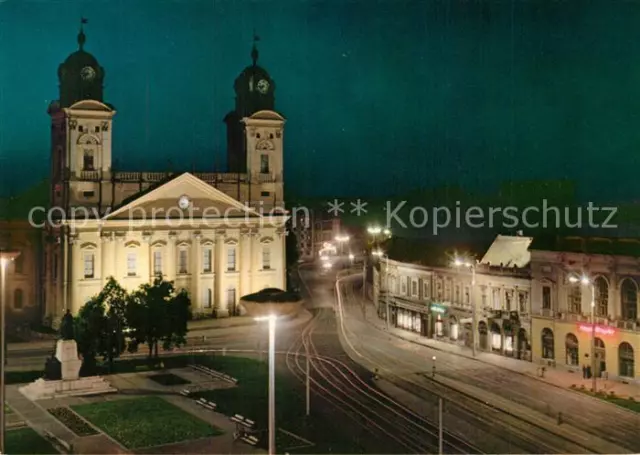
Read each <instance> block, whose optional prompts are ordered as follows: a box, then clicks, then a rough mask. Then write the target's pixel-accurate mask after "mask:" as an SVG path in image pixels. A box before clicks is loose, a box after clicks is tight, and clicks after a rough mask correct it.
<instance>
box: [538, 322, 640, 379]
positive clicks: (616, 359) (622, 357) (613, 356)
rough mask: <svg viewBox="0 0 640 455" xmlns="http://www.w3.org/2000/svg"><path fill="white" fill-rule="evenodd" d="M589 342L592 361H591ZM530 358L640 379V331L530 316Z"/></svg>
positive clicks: (600, 374)
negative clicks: (531, 318) (531, 320)
mask: <svg viewBox="0 0 640 455" xmlns="http://www.w3.org/2000/svg"><path fill="white" fill-rule="evenodd" d="M592 341H593V345H594V349H593V354H594V355H595V362H592V357H591V356H592V349H591V343H592ZM531 344H532V348H533V360H534V362H539V361H551V360H553V361H554V362H555V363H556V365H557V366H562V367H565V368H566V369H568V370H573V371H579V372H583V373H584V372H586V373H587V374H588V375H591V374H593V375H595V376H596V377H598V378H610V379H613V378H620V379H623V380H634V381H638V380H640V365H639V363H640V359H639V358H638V357H639V355H640V354H639V352H640V348H638V346H640V333H639V332H637V331H631V330H621V329H618V328H617V327H613V326H609V325H600V324H597V325H596V326H595V328H594V327H593V326H592V325H591V324H590V323H586V322H569V321H562V322H561V321H557V320H556V321H552V320H550V319H546V318H534V319H533V327H532V335H531Z"/></svg>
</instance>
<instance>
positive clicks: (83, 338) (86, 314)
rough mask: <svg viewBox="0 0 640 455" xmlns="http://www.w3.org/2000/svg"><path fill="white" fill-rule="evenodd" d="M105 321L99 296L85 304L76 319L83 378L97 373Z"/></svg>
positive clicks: (103, 308) (76, 334)
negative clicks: (97, 360)
mask: <svg viewBox="0 0 640 455" xmlns="http://www.w3.org/2000/svg"><path fill="white" fill-rule="evenodd" d="M105 320H106V319H105V307H104V303H103V302H102V301H101V300H99V299H98V297H97V296H95V297H93V298H92V299H91V300H89V301H88V302H87V303H85V304H84V305H83V306H82V308H80V311H79V312H78V316H76V318H75V332H76V333H75V338H76V343H77V345H78V353H79V354H80V355H81V356H82V371H81V374H82V375H83V376H86V375H91V374H94V373H95V370H96V356H97V355H98V353H99V351H100V347H101V340H102V337H103V334H104V331H105Z"/></svg>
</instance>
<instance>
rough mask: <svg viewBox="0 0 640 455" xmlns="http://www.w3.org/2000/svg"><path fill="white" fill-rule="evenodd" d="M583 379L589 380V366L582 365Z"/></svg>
mask: <svg viewBox="0 0 640 455" xmlns="http://www.w3.org/2000/svg"><path fill="white" fill-rule="evenodd" d="M582 379H587V366H586V365H585V364H584V363H583V364H582Z"/></svg>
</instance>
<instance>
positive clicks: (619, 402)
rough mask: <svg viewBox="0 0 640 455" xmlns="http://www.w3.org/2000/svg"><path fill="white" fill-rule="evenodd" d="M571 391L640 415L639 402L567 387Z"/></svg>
mask: <svg viewBox="0 0 640 455" xmlns="http://www.w3.org/2000/svg"><path fill="white" fill-rule="evenodd" d="M569 388H570V389H572V390H576V391H578V392H582V393H584V394H585V395H589V396H591V397H594V398H598V399H600V400H603V401H608V402H609V403H612V404H615V405H616V406H620V407H622V408H626V409H628V410H630V411H634V412H639V413H640V401H635V400H631V399H629V398H621V397H617V396H611V395H605V394H600V393H595V394H594V393H593V392H591V391H589V390H586V389H582V388H576V387H574V386H571V387H569Z"/></svg>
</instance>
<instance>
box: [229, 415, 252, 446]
mask: <svg viewBox="0 0 640 455" xmlns="http://www.w3.org/2000/svg"><path fill="white" fill-rule="evenodd" d="M230 420H231V421H232V422H235V424H236V431H235V432H234V433H233V439H234V440H236V441H237V440H240V441H242V442H246V443H247V444H249V445H251V446H255V445H256V444H257V443H258V438H257V437H256V436H254V433H255V432H256V430H255V425H256V423H255V422H254V421H253V420H251V419H247V418H246V417H243V416H241V415H240V414H235V415H234V416H233V417H231V418H230Z"/></svg>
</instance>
